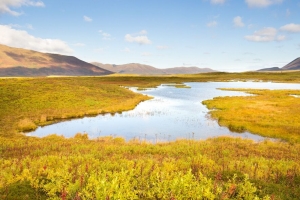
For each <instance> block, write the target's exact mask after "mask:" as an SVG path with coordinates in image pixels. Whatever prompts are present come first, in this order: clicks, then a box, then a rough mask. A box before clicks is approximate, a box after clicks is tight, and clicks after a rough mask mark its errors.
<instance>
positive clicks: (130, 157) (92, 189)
mask: <svg viewBox="0 0 300 200" xmlns="http://www.w3.org/2000/svg"><path fill="white" fill-rule="evenodd" d="M0 141H1V148H0V151H1V157H0V168H1V177H0V198H1V199H3V198H4V197H5V199H14V198H15V194H19V196H20V199H26V198H27V199H30V198H31V199H45V198H46V197H47V198H52V199H59V198H61V196H63V195H65V199H76V198H75V197H76V195H79V197H80V199H93V198H94V199H95V198H96V199H103V198H109V199H116V198H117V199H155V198H162V199H171V198H175V199H186V198H188V199H189V198H190V199H234V198H236V199H247V197H248V199H254V198H255V197H257V198H261V199H262V198H263V197H265V198H264V199H268V198H267V197H271V196H273V197H274V198H275V199H297V197H299V195H300V188H299V185H300V176H299V174H300V165H299V163H300V155H299V151H300V146H299V144H289V143H284V142H272V141H262V142H254V141H252V140H247V139H240V138H231V137H218V138H211V139H207V140H203V141H201V140H200V141H196V140H187V139H184V140H176V141H173V142H164V143H157V144H152V143H147V142H145V141H143V140H142V141H139V140H138V141H136V140H135V141H133V140H132V141H129V142H125V140H124V139H123V138H119V137H100V138H96V139H94V140H89V139H88V137H87V135H86V134H82V133H78V134H77V135H76V136H74V137H73V138H69V139H66V138H64V137H62V136H57V135H49V136H47V137H45V138H42V139H41V138H33V137H21V138H18V139H16V138H7V137H5V138H3V137H0ZM226 196H227V198H225V197H226ZM37 197H39V198H37ZM79 197H78V198H77V199H79ZM269 199H270V198H269Z"/></svg>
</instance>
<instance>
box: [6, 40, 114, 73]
mask: <svg viewBox="0 0 300 200" xmlns="http://www.w3.org/2000/svg"><path fill="white" fill-rule="evenodd" d="M112 73H113V72H111V71H108V70H105V69H102V68H99V67H97V66H95V65H92V64H90V63H87V62H84V61H82V60H80V59H78V58H76V57H73V56H64V55H59V54H50V53H41V52H37V51H32V50H26V49H20V48H13V47H8V46H5V45H1V44H0V76H49V75H63V76H88V75H89V76H99V75H107V74H112Z"/></svg>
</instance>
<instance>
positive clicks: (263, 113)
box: [203, 89, 300, 143]
mask: <svg viewBox="0 0 300 200" xmlns="http://www.w3.org/2000/svg"><path fill="white" fill-rule="evenodd" d="M228 90H235V91H245V92H248V93H250V94H253V96H242V97H216V98H214V99H212V100H206V101H204V102H203V104H205V105H206V106H207V107H208V108H209V109H213V110H212V111H210V114H211V116H212V117H213V118H215V119H217V120H218V122H219V124H220V125H221V126H226V127H228V128H229V129H230V130H232V131H236V132H243V131H246V130H247V131H250V132H251V133H255V134H259V135H262V136H266V137H271V138H280V139H283V140H286V141H289V142H297V143H299V142H300V115H299V113H300V101H299V98H296V97H293V96H291V95H299V94H300V90H249V89H228Z"/></svg>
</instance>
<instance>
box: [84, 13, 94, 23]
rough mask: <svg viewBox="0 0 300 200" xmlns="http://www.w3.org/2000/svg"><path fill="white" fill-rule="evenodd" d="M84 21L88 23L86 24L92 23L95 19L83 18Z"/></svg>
mask: <svg viewBox="0 0 300 200" xmlns="http://www.w3.org/2000/svg"><path fill="white" fill-rule="evenodd" d="M83 20H84V21H86V22H91V21H93V19H92V18H89V17H88V16H85V15H84V16H83Z"/></svg>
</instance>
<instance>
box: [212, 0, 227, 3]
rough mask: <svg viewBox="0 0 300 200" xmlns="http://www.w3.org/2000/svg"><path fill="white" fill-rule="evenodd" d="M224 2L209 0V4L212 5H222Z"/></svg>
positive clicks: (221, 0)
mask: <svg viewBox="0 0 300 200" xmlns="http://www.w3.org/2000/svg"><path fill="white" fill-rule="evenodd" d="M225 1H226V0H210V3H212V4H223V3H225Z"/></svg>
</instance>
